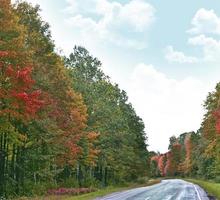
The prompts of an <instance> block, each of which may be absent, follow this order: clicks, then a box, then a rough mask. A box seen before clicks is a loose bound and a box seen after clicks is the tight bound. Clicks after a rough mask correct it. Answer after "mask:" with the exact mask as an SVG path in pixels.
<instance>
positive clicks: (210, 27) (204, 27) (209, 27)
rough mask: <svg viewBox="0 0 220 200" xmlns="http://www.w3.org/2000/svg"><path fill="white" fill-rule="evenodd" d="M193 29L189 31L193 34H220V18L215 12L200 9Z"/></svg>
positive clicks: (194, 18) (194, 20)
mask: <svg viewBox="0 0 220 200" xmlns="http://www.w3.org/2000/svg"><path fill="white" fill-rule="evenodd" d="M191 24H192V26H193V27H192V28H191V29H190V30H188V32H189V33H192V34H204V33H213V34H220V18H219V17H218V16H217V15H216V14H215V12H214V10H206V9H204V8H201V9H199V10H198V11H197V12H196V14H195V16H194V17H193V19H192V22H191Z"/></svg>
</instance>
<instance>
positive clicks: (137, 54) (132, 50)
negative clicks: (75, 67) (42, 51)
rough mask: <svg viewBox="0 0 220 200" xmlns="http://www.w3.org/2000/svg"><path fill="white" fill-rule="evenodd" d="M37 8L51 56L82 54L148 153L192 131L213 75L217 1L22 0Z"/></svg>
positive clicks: (218, 36)
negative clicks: (121, 97) (136, 126)
mask: <svg viewBox="0 0 220 200" xmlns="http://www.w3.org/2000/svg"><path fill="white" fill-rule="evenodd" d="M27 1H28V2H30V3H32V4H33V5H35V4H39V5H40V7H41V9H42V11H41V16H42V19H43V20H45V21H47V22H48V23H49V24H50V26H51V31H52V37H53V40H54V41H55V44H56V47H57V49H58V50H62V52H63V54H65V55H69V53H70V52H71V51H72V49H73V47H74V46H75V45H81V46H84V47H85V48H87V49H88V50H89V51H90V53H91V54H92V55H93V56H94V57H97V58H98V59H99V60H100V61H101V62H102V64H103V70H104V72H105V73H106V74H107V75H109V76H110V77H111V79H112V81H113V82H115V83H118V84H119V86H120V88H121V89H124V90H125V91H126V92H127V94H128V97H129V101H130V102H131V103H132V105H133V107H134V108H135V110H136V112H137V114H138V115H139V116H140V117H141V118H142V119H143V121H144V123H145V126H146V134H147V137H148V142H147V143H148V144H149V147H148V149H149V150H154V151H160V152H162V153H163V152H166V151H167V147H168V144H169V138H170V137H171V136H172V135H176V136H178V135H180V134H181V133H184V132H189V131H196V130H198V129H199V127H200V124H201V122H202V119H203V114H204V112H205V111H204V109H203V106H202V105H203V103H204V100H205V99H206V96H207V94H208V92H211V91H213V90H214V88H215V85H216V83H217V82H218V81H219V80H218V78H219V75H220V67H219V64H220V56H219V55H220V4H219V0H210V1H207V0H195V1H191V0H185V1H176V0H166V1H164V0H56V1H55V0H46V1H45V0H27Z"/></svg>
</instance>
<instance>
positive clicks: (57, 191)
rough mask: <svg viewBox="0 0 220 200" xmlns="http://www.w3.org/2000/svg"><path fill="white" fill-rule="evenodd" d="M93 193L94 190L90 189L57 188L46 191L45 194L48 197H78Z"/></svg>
mask: <svg viewBox="0 0 220 200" xmlns="http://www.w3.org/2000/svg"><path fill="white" fill-rule="evenodd" d="M94 191H95V190H94V189H91V188H58V189H50V190H48V191H47V193H48V194H49V195H79V194H85V193H89V192H94Z"/></svg>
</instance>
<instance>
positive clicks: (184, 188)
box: [96, 179, 209, 200]
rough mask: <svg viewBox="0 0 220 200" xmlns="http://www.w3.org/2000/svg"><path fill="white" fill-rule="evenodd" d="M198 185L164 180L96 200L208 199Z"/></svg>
mask: <svg viewBox="0 0 220 200" xmlns="http://www.w3.org/2000/svg"><path fill="white" fill-rule="evenodd" d="M208 199H209V198H208V197H207V194H206V193H205V191H204V190H203V189H202V188H200V187H199V186H198V185H194V184H192V183H189V182H186V181H183V180H179V179H171V180H164V181H162V182H161V183H159V184H156V185H153V186H149V187H141V188H136V189H131V190H127V191H123V192H116V193H113V194H110V195H108V196H105V197H101V198H96V200H208Z"/></svg>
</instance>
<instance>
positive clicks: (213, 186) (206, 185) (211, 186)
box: [185, 179, 220, 200]
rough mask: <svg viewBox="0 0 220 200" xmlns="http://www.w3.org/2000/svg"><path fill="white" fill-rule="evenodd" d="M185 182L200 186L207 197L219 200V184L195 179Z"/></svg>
mask: <svg viewBox="0 0 220 200" xmlns="http://www.w3.org/2000/svg"><path fill="white" fill-rule="evenodd" d="M185 180H186V181H189V182H192V183H195V184H197V185H199V186H201V187H202V188H203V189H204V190H206V191H207V192H208V194H209V195H212V196H215V197H216V198H217V199H218V200H220V183H214V182H211V181H203V180H197V179H185Z"/></svg>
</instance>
